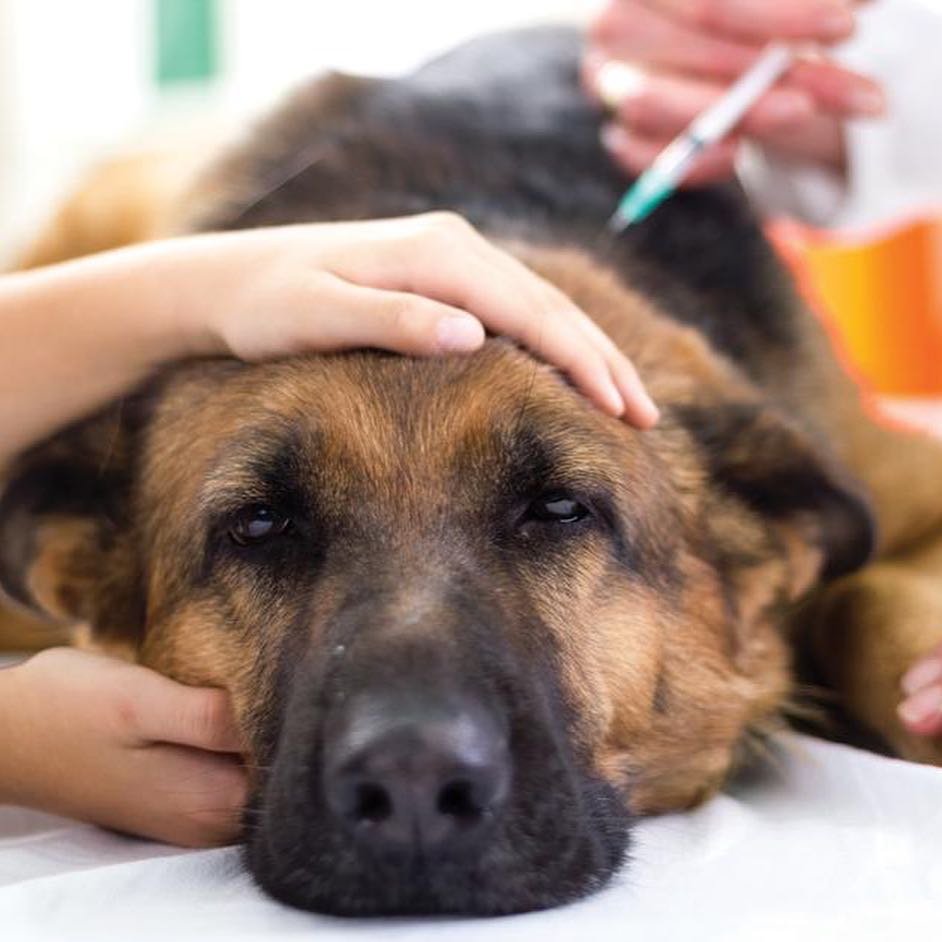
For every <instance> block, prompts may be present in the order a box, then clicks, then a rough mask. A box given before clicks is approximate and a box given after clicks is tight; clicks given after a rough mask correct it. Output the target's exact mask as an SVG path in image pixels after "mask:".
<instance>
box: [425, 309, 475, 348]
mask: <svg viewBox="0 0 942 942" xmlns="http://www.w3.org/2000/svg"><path fill="white" fill-rule="evenodd" d="M435 331H436V339H437V340H438V349H439V350H441V351H442V353H470V352H471V351H472V350H477V349H478V347H480V346H481V344H482V343H483V342H484V328H483V327H482V326H481V322H480V321H479V320H478V319H477V318H475V317H471V315H470V314H449V315H448V317H443V318H442V319H441V320H440V321H439V322H438V326H437V327H436V328H435Z"/></svg>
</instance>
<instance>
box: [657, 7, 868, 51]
mask: <svg viewBox="0 0 942 942" xmlns="http://www.w3.org/2000/svg"><path fill="white" fill-rule="evenodd" d="M644 2H645V3H647V4H648V5H649V6H650V7H651V8H653V9H655V10H658V11H659V12H661V13H665V14H667V15H668V16H671V17H673V18H674V19H676V20H677V21H678V22H680V23H683V24H684V25H685V26H689V27H692V28H694V29H698V30H702V31H704V32H708V33H716V34H719V35H726V36H735V37H738V38H742V39H750V40H753V41H755V42H767V41H769V40H773V39H793V40H795V39H803V40H813V41H817V42H824V43H832V42H837V41H839V40H842V39H846V38H847V37H848V36H850V35H851V34H852V33H853V31H854V25H855V22H854V7H853V4H852V3H850V2H847V0H787V2H785V3H781V2H774V0H773V2H771V3H770V2H768V0H644Z"/></svg>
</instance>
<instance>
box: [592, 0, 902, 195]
mask: <svg viewBox="0 0 942 942" xmlns="http://www.w3.org/2000/svg"><path fill="white" fill-rule="evenodd" d="M856 6H857V4H856V3H854V2H853V0H789V2H786V3H783V2H781V0H609V2H608V3H607V4H606V5H605V7H604V8H603V10H602V11H601V12H600V13H599V15H598V16H597V17H596V19H595V20H594V22H593V24H592V27H591V31H590V48H589V50H588V53H587V55H586V58H585V62H584V68H583V75H584V80H585V84H586V86H587V87H588V89H589V90H590V91H591V92H592V93H593V94H594V95H596V96H598V97H599V98H600V99H601V100H602V101H603V102H604V103H606V104H607V105H608V106H609V108H611V109H612V112H613V120H612V122H611V123H610V124H608V125H607V126H606V130H605V132H604V135H603V140H604V142H605V144H606V146H607V147H608V149H609V151H610V152H611V153H612V155H613V156H614V157H615V159H616V160H617V161H618V162H619V163H621V164H622V165H623V166H624V167H625V168H626V169H627V170H628V171H629V172H630V173H632V174H638V173H640V172H641V171H643V170H645V169H647V167H649V166H650V164H651V163H652V161H653V160H654V158H655V157H656V156H657V154H658V153H659V152H660V151H661V150H662V149H663V148H664V147H665V146H666V145H667V144H668V143H669V142H670V141H671V140H672V139H673V138H674V137H675V136H676V135H677V134H679V133H680V132H681V131H682V130H683V129H684V128H685V127H686V126H687V125H688V124H689V123H690V122H691V121H692V120H693V119H694V118H695V117H696V116H697V115H698V114H699V113H700V112H701V111H703V110H704V109H705V108H707V107H708V106H709V105H711V104H712V103H713V102H714V101H716V99H717V98H718V97H719V96H720V95H722V94H723V93H724V92H725V91H726V90H727V88H728V86H729V85H730V84H731V83H732V81H733V80H734V79H735V78H736V77H737V76H738V75H740V74H741V73H742V72H743V71H744V70H745V69H746V68H748V67H749V66H750V65H751V64H752V62H753V61H754V60H755V58H756V56H758V55H759V54H760V53H761V51H762V49H763V47H764V45H765V44H766V43H768V42H769V41H771V40H795V41H798V42H809V41H810V42H812V43H815V44H818V45H820V46H823V47H827V46H829V45H832V44H834V43H837V42H840V41H841V40H844V39H847V38H848V37H849V36H850V35H851V34H852V33H853V31H854V27H855V12H856V10H855V7H856ZM883 109H884V100H883V94H882V91H881V89H880V88H879V86H878V85H876V84H875V83H874V82H872V81H870V80H869V79H867V78H865V77H864V76H861V75H857V74H855V73H853V72H850V71H848V70H847V69H844V68H842V67H841V66H839V65H838V64H837V63H836V62H834V61H833V60H832V59H830V58H828V56H827V55H826V54H822V55H820V56H818V57H815V58H803V59H802V60H801V61H800V62H799V63H797V64H796V65H795V66H793V67H792V69H791V71H790V72H789V73H788V75H787V76H786V77H785V78H784V79H783V80H782V81H781V82H779V83H778V85H776V86H775V87H773V88H772V89H771V90H770V91H769V92H767V93H766V95H765V96H764V97H763V98H762V99H760V100H759V102H758V103H757V104H756V105H755V106H754V107H753V109H752V110H751V111H750V112H749V113H748V115H747V116H746V118H745V119H744V121H743V124H742V125H741V131H742V134H743V135H745V136H747V137H750V138H753V139H755V140H757V141H758V142H760V143H761V144H762V145H763V146H765V147H766V148H767V149H769V150H770V151H771V152H775V153H778V154H781V155H785V156H791V157H797V158H800V159H803V160H806V161H811V162H815V163H820V164H823V165H829V166H832V167H834V168H836V169H838V170H840V169H842V168H843V166H844V161H845V155H844V136H843V132H842V125H843V122H844V121H845V120H846V119H848V118H858V117H873V116H876V115H879V114H881V113H882V112H883ZM736 145H737V142H736V141H735V140H728V141H725V142H723V143H721V144H718V145H716V146H715V147H714V148H712V149H711V150H710V151H709V152H706V153H704V154H703V155H702V157H701V158H700V160H699V162H698V164H697V165H696V167H695V168H694V169H693V170H692V172H691V175H690V177H689V178H688V180H687V183H688V184H691V185H699V184H704V183H709V182H712V181H715V180H719V179H723V178H725V177H728V176H730V175H731V174H732V172H733V163H734V159H735V153H736Z"/></svg>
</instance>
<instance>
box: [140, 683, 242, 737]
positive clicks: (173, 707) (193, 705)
mask: <svg viewBox="0 0 942 942" xmlns="http://www.w3.org/2000/svg"><path fill="white" fill-rule="evenodd" d="M135 688H136V689H135V695H134V696H135V701H136V703H135V723H134V726H135V732H136V735H137V736H138V738H139V739H140V740H142V741H143V742H163V743H173V744H176V745H181V746H191V747H193V748H194V749H204V750H208V751H210V752H234V753H238V752H241V751H242V748H243V745H242V739H241V735H240V733H239V728H238V724H237V723H236V718H235V714H234V712H233V710H232V702H231V700H230V698H229V695H228V694H227V693H226V691H224V690H220V689H218V688H214V687H190V686H187V685H186V684H179V683H177V682H176V681H174V680H171V679H170V678H169V677H164V676H162V675H160V674H157V673H155V672H153V671H146V672H145V671H144V669H143V668H142V669H141V674H139V675H138V677H137V678H136V679H135Z"/></svg>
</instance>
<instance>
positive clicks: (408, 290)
mask: <svg viewBox="0 0 942 942" xmlns="http://www.w3.org/2000/svg"><path fill="white" fill-rule="evenodd" d="M187 249H188V250H189V251H190V252H191V253H192V257H190V258H187V256H186V254H185V252H186V250H187ZM166 251H167V252H169V253H171V255H172V256H175V257H174V262H175V264H174V271H175V272H176V278H175V283H176V285H177V286H178V288H177V290H178V291H179V290H181V288H182V291H183V296H181V297H180V298H179V299H178V301H177V302H176V304H175V305H174V306H175V308H176V309H178V310H190V311H193V312H194V313H195V314H197V315H198V316H199V318H200V323H199V325H197V335H198V336H200V334H199V331H200V330H205V328H208V329H209V333H210V336H209V337H208V338H206V337H205V336H204V337H203V338H202V343H203V350H201V351H200V352H221V353H229V354H234V355H235V356H237V357H240V358H242V359H246V360H261V359H267V358H270V357H278V356H283V355H285V354H291V353H300V352H304V351H313V352H325V351H332V350H342V349H346V348H352V347H381V348H385V349H389V350H395V351H398V352H400V353H407V354H419V355H429V354H444V353H469V352H471V351H474V350H476V349H478V348H479V347H480V346H481V344H483V343H484V336H485V335H484V332H485V329H487V330H490V331H491V332H493V333H495V334H504V335H506V336H509V337H512V338H514V339H515V340H518V341H519V342H521V343H522V344H524V345H525V346H527V347H528V348H530V349H531V350H532V351H534V352H535V353H538V354H540V355H542V356H543V357H545V358H546V359H547V360H548V361H549V362H550V363H552V364H554V365H556V366H557V367H559V368H560V369H562V370H563V371H565V372H566V373H567V374H568V375H569V377H570V378H571V379H572V380H573V382H574V383H575V384H576V385H577V386H578V387H579V388H580V389H581V390H582V391H583V392H584V393H585V394H586V395H587V396H589V397H590V398H591V399H592V400H593V401H594V402H596V403H597V404H598V405H599V406H600V407H601V408H603V409H604V410H606V411H607V412H610V413H612V414H613V415H624V417H625V418H626V419H627V420H628V421H629V422H631V423H633V424H634V425H637V426H639V427H648V426H650V425H653V424H654V422H655V421H656V420H657V409H656V408H655V406H654V404H653V403H652V402H651V400H650V398H649V397H648V395H647V393H646V392H645V390H644V388H643V386H642V384H641V382H640V380H639V378H638V375H637V373H636V372H635V369H634V367H633V366H632V364H631V363H630V362H629V361H628V359H626V357H625V356H624V355H623V354H622V353H621V352H620V351H619V350H618V349H617V348H616V347H615V345H614V344H613V343H612V342H611V340H609V338H608V337H607V336H606V335H605V334H604V333H603V332H602V331H601V330H600V329H599V328H598V327H597V326H596V325H595V323H594V322H593V321H592V320H590V318H589V317H587V316H586V315H585V314H584V313H583V312H582V311H581V310H579V309H578V308H577V307H576V306H575V305H574V304H573V302H572V301H570V300H569V299H568V298H567V297H566V296H565V295H564V294H563V293H562V292H561V291H559V290H558V289H556V288H555V287H553V286H552V285H551V284H549V283H548V282H546V281H545V280H543V279H542V278H540V277H538V276H537V275H536V274H535V273H533V272H532V271H530V270H529V269H528V268H527V267H526V266H525V265H523V264H522V263H521V262H519V261H517V260H516V259H515V258H513V257H512V256H511V255H509V254H508V253H506V252H504V251H502V250H501V249H499V248H497V247H496V246H494V245H492V244H491V243H490V242H489V241H487V240H486V239H485V238H483V237H482V236H481V235H480V234H479V233H478V232H477V231H476V230H475V229H473V228H472V227H471V226H470V225H469V224H468V223H467V222H465V221H464V220H463V219H461V218H460V217H459V216H456V215H452V214H450V213H432V214H426V215H420V216H413V217H409V218H403V219H391V220H380V221H372V222H353V223H331V224H315V225H297V226H285V227H281V228H271V229H256V230H250V231H247V232H237V233H224V234H220V235H213V236H200V237H196V238H194V239H191V240H182V241H179V240H178V241H176V242H171V243H167V244H166ZM213 344H215V345H216V348H215V350H214V351H213V350H212V349H211V348H212V346H213Z"/></svg>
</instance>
